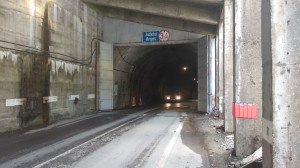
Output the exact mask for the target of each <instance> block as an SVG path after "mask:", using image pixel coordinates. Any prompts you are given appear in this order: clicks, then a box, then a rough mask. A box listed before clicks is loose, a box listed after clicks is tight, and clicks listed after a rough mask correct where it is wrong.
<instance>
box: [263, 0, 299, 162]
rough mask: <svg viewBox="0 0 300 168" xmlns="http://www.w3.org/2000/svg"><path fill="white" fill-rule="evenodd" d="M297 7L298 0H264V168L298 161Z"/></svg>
mask: <svg viewBox="0 0 300 168" xmlns="http://www.w3.org/2000/svg"><path fill="white" fill-rule="evenodd" d="M299 7H300V2H299V1H297V0H292V1H285V2H280V1H266V0H264V1H263V8H262V9H263V10H264V11H263V13H262V19H263V21H264V22H262V31H263V34H262V35H263V37H264V39H263V41H262V46H263V47H264V49H265V50H264V51H263V52H262V54H263V59H264V64H263V68H264V76H263V77H264V78H263V79H264V80H263V83H264V86H265V87H264V88H265V89H266V90H264V92H263V103H264V106H265V107H264V111H263V117H264V119H263V122H264V123H263V131H264V132H263V135H264V141H263V144H264V147H266V148H265V149H264V151H263V152H264V161H263V163H264V167H267V168H268V167H275V168H281V167H291V168H296V167H299V164H300V161H299V158H300V150H299V149H300V144H299V138H300V129H299V128H300V125H299V117H300V115H299V108H300V105H299V101H298V99H299V96H300V92H299V76H300V73H299V72H300V71H299V69H300V66H299V63H300V59H299V52H300V48H299V45H300V39H299V36H300V30H299V25H300V21H299V15H300V11H299ZM267 87H269V88H267ZM270 88H272V89H270Z"/></svg>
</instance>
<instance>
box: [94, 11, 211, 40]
mask: <svg viewBox="0 0 300 168" xmlns="http://www.w3.org/2000/svg"><path fill="white" fill-rule="evenodd" d="M97 9H98V12H99V13H100V14H101V15H102V16H105V17H109V18H115V19H120V20H127V21H131V22H135V23H142V24H145V25H153V26H159V27H165V28H169V29H175V30H181V31H186V32H191V33H199V34H209V35H213V34H216V30H217V25H209V24H203V23H198V22H192V21H187V20H180V19H175V18H167V17H163V16H153V15H149V14H145V13H138V12H134V11H129V10H124V9H119V8H118V9H116V8H110V7H104V6H99V7H98V8H97Z"/></svg>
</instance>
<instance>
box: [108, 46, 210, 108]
mask: <svg viewBox="0 0 300 168" xmlns="http://www.w3.org/2000/svg"><path fill="white" fill-rule="evenodd" d="M204 49H205V47H204ZM206 53H207V50H205V51H199V42H192V43H184V44H165V45H147V46H117V45H116V46H114V81H113V82H114V109H120V108H126V107H131V106H142V105H151V104H158V103H163V102H166V101H183V100H188V99H197V98H198V95H199V93H198V88H199V86H200V88H208V87H207V80H204V79H203V78H205V79H206V74H207V70H206V67H203V66H201V65H205V66H206V65H207V62H206V60H207V57H206V56H207V54H206ZM199 54H203V56H202V57H204V56H205V58H201V59H198V57H199ZM199 61H200V62H201V63H200V68H201V69H200V71H203V72H202V73H204V74H205V76H204V77H203V76H201V78H200V81H199V74H198V70H199V68H198V67H199V65H198V64H199ZM200 75H201V74H200ZM200 96H203V95H200ZM204 96H206V92H205V93H204ZM201 99H203V98H201ZM206 105H207V104H205V106H206Z"/></svg>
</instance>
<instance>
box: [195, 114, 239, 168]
mask: <svg viewBox="0 0 300 168" xmlns="http://www.w3.org/2000/svg"><path fill="white" fill-rule="evenodd" d="M192 115H193V116H192V117H191V118H192V122H193V124H194V127H195V129H196V130H197V134H198V136H199V138H200V141H201V144H203V146H204V148H205V150H206V151H207V152H208V157H209V164H210V168H226V160H227V158H228V156H229V155H230V153H231V151H232V150H233V146H234V145H233V134H232V133H225V132H224V131H223V130H224V129H223V120H222V119H220V118H218V117H214V116H210V115H207V114H192Z"/></svg>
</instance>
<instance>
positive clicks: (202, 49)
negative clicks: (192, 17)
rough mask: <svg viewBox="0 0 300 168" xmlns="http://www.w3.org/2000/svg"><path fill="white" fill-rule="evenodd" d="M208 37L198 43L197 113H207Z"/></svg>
mask: <svg viewBox="0 0 300 168" xmlns="http://www.w3.org/2000/svg"><path fill="white" fill-rule="evenodd" d="M208 51H209V50H208V37H207V36H205V37H202V38H201V39H199V41H198V80H197V81H198V111H200V112H208V111H207V104H208V96H207V93H208V92H207V90H208V85H207V83H208V75H207V74H208Z"/></svg>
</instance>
